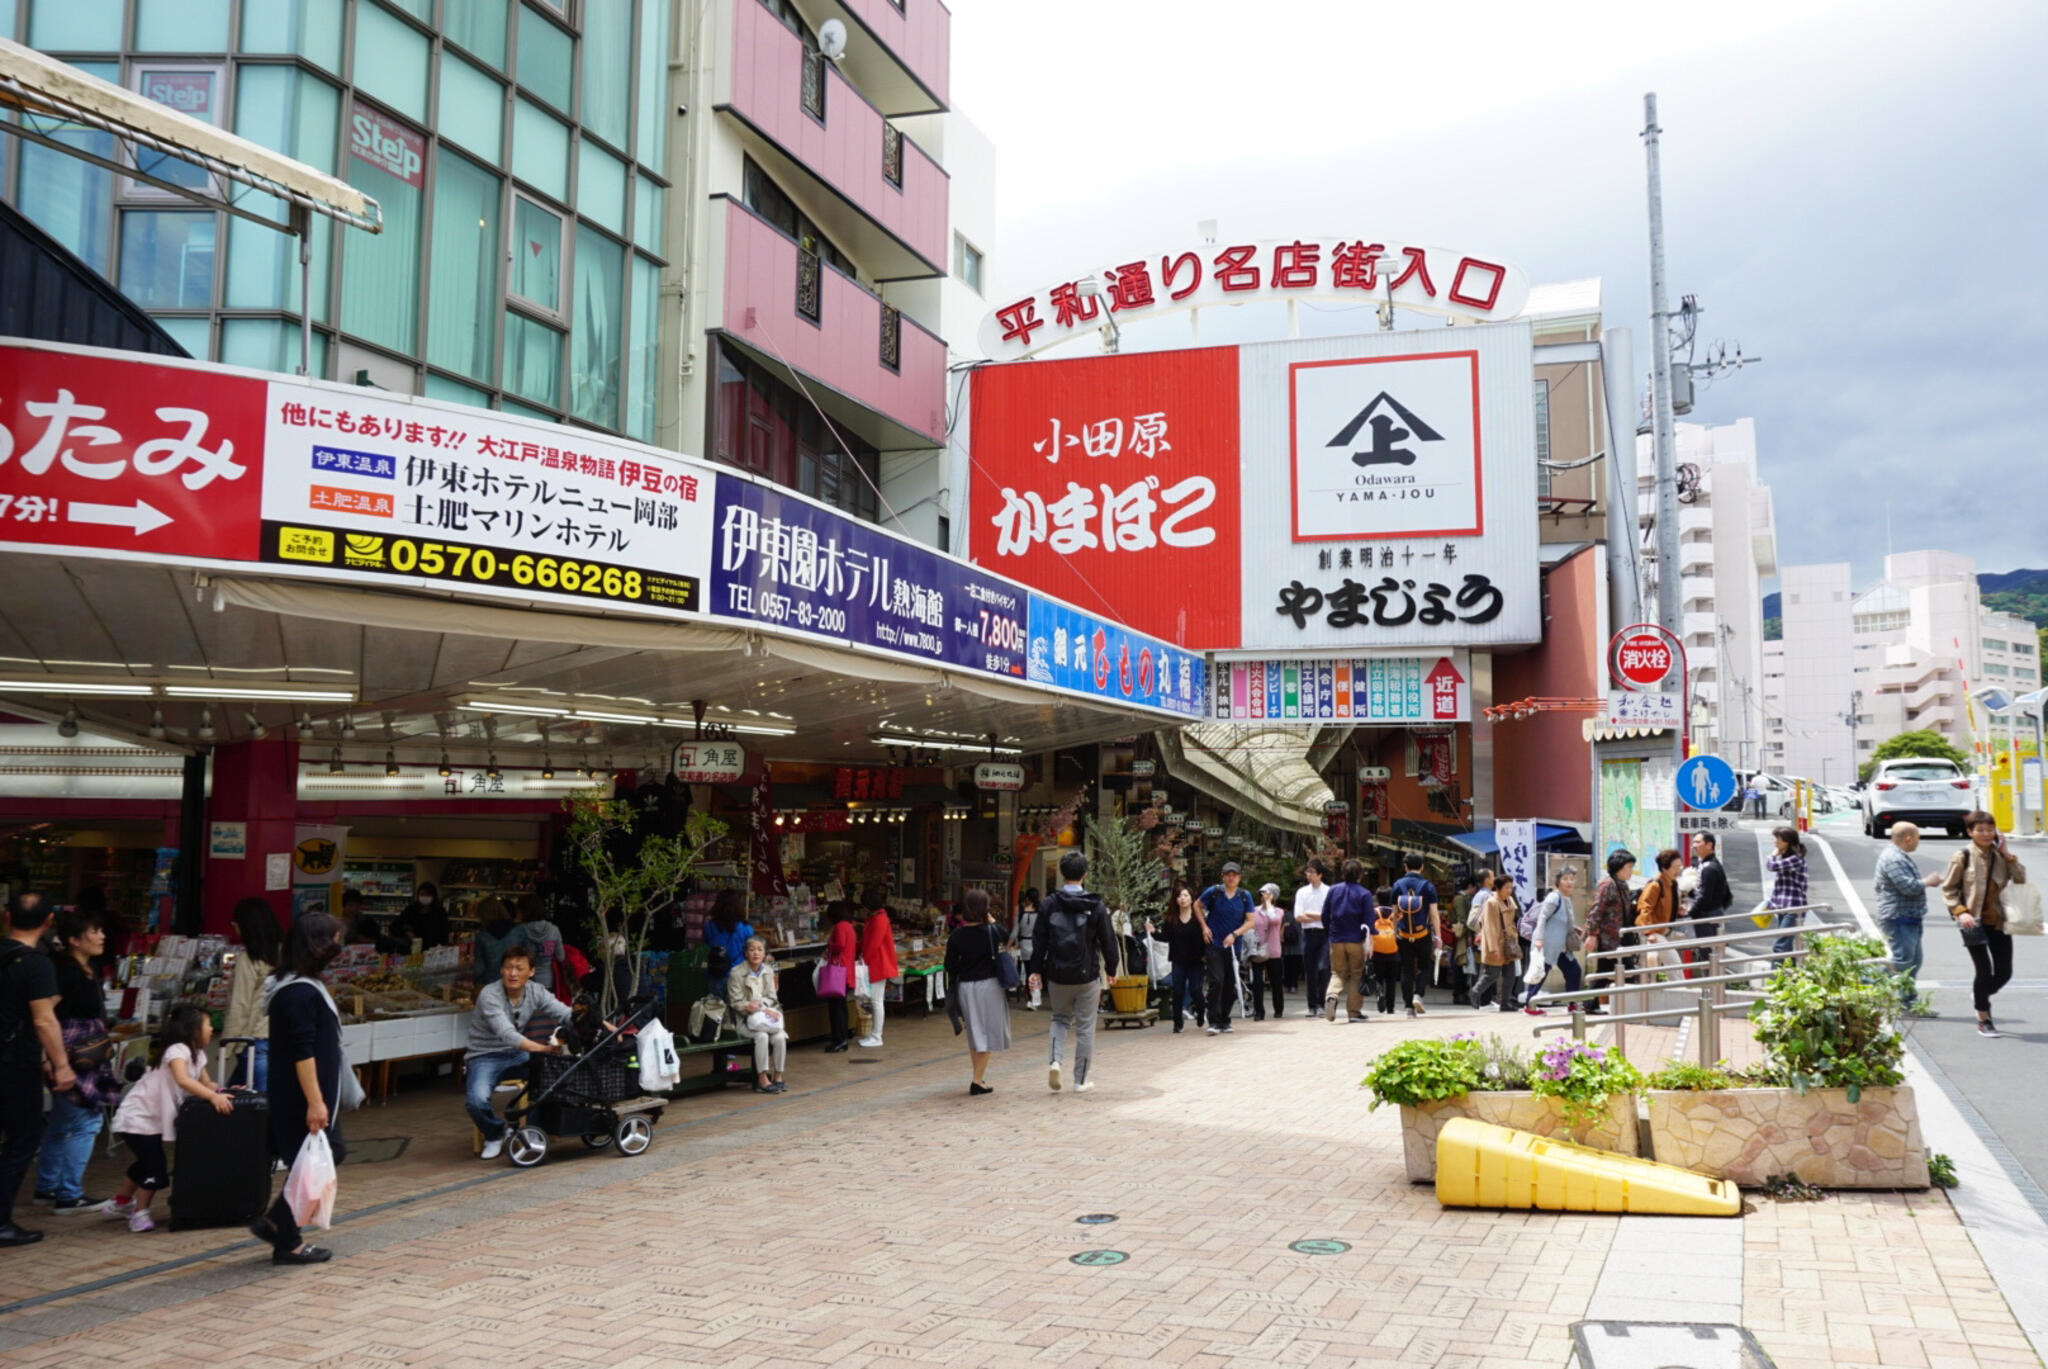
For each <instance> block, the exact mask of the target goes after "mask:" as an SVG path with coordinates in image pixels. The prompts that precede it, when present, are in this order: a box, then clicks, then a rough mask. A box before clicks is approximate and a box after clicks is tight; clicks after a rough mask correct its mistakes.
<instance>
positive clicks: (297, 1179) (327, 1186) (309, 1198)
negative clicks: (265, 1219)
mask: <svg viewBox="0 0 2048 1369" xmlns="http://www.w3.org/2000/svg"><path fill="white" fill-rule="evenodd" d="M336 1187H337V1182H336V1180H335V1177H334V1148H333V1147H332V1146H330V1145H328V1144H327V1133H326V1132H324V1131H316V1132H314V1133H313V1134H312V1135H311V1136H308V1137H307V1138H306V1143H305V1144H304V1145H302V1146H300V1147H299V1154H298V1158H297V1159H295V1160H293V1161H292V1172H291V1173H290V1174H288V1175H286V1176H285V1180H284V1200H285V1201H286V1202H287V1203H289V1204H291V1209H292V1220H294V1221H296V1222H297V1223H298V1224H299V1225H300V1226H301V1227H304V1228H307V1229H309V1230H313V1231H325V1230H326V1229H327V1228H328V1226H329V1225H330V1224H331V1223H332V1221H333V1218H334V1193H335V1189H336Z"/></svg>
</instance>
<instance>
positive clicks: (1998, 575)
mask: <svg viewBox="0 0 2048 1369" xmlns="http://www.w3.org/2000/svg"><path fill="white" fill-rule="evenodd" d="M1977 593H1978V596H1979V597H1980V598H1981V599H1982V600H1983V602H1984V607H1986V608H1988V609H1994V610H1997V611H1999V612H2001V613H2016V614H2018V615H2019V616H2020V617H2022V618H2025V619H2026V620H2027V621H2028V622H2030V623H2032V624H2033V625H2034V626H2035V627H2037V628H2048V570H2006V571H1984V572H1982V573H1980V574H1979V575H1978V576H1977ZM1782 603H1783V601H1782V599H1781V598H1780V597H1779V595H1778V593H1777V592H1776V591H1775V590H1774V591H1772V592H1771V593H1769V594H1766V595H1765V596H1764V604H1763V609H1764V640H1765V641H1767V642H1775V641H1777V640H1778V639H1779V638H1780V637H1783V636H1784V635H1785V631H1784V622H1785V620H1784V616H1783V612H1784V611H1783V608H1782Z"/></svg>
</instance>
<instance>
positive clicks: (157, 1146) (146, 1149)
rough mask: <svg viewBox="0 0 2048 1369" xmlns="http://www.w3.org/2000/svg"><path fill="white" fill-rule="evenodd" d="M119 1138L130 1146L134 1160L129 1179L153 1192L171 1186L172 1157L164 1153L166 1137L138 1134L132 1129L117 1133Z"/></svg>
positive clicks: (129, 1149)
mask: <svg viewBox="0 0 2048 1369" xmlns="http://www.w3.org/2000/svg"><path fill="white" fill-rule="evenodd" d="M115 1137H116V1139H117V1140H119V1141H120V1142H121V1144H122V1145H124V1146H126V1147H128V1153H129V1154H130V1155H132V1156H134V1157H135V1158H134V1160H133V1161H132V1162H130V1164H129V1166H128V1181H129V1182H130V1183H132V1184H134V1185H135V1186H136V1187H137V1188H145V1189H148V1190H149V1191H150V1192H151V1193H154V1192H156V1191H157V1190H158V1189H160V1188H169V1187H170V1186H171V1162H170V1157H169V1156H167V1155H166V1154H165V1153H164V1138H163V1137H161V1136H150V1135H144V1134H138V1133H136V1132H131V1131H123V1132H117V1133H115Z"/></svg>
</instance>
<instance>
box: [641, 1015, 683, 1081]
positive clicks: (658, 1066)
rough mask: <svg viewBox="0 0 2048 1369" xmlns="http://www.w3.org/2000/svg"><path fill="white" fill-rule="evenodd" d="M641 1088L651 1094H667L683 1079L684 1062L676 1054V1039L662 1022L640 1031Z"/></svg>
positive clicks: (649, 1025)
mask: <svg viewBox="0 0 2048 1369" xmlns="http://www.w3.org/2000/svg"><path fill="white" fill-rule="evenodd" d="M639 1040H640V1087H641V1088H643V1089H646V1090H647V1091H648V1092H649V1093H666V1092H667V1091H668V1090H670V1089H672V1088H674V1087H675V1084H676V1081H677V1080H678V1079H681V1078H682V1077H683V1060H682V1057H681V1056H679V1055H677V1054H676V1038H675V1036H674V1034H673V1033H671V1032H670V1031H669V1029H668V1028H667V1027H665V1026H663V1025H662V1024H661V1023H660V1022H649V1023H648V1024H647V1025H646V1026H644V1027H642V1028H641V1029H640V1037H639Z"/></svg>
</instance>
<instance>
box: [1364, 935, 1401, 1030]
mask: <svg viewBox="0 0 2048 1369" xmlns="http://www.w3.org/2000/svg"><path fill="white" fill-rule="evenodd" d="M1368 944H1370V943H1368ZM1372 978H1373V982H1374V983H1375V984H1377V985H1378V986H1379V991H1380V1011H1381V1012H1383V1013H1389V1012H1392V1011H1393V1010H1394V994H1395V991H1396V990H1398V989H1399V988H1400V987H1401V954H1400V952H1398V951H1374V952H1373V953H1372Z"/></svg>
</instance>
